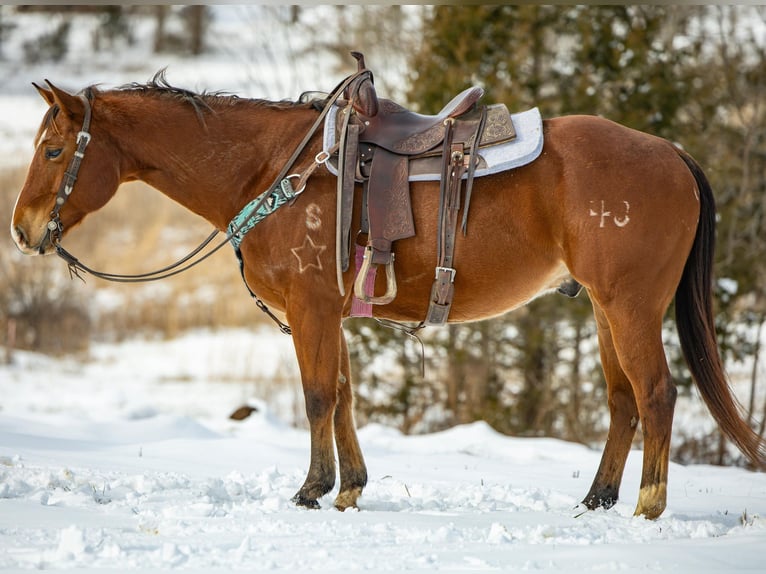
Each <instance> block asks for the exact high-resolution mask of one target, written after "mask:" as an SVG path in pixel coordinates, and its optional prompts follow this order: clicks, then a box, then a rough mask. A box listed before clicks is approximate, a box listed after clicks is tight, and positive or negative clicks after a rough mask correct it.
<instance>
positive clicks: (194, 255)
mask: <svg viewBox="0 0 766 574" xmlns="http://www.w3.org/2000/svg"><path fill="white" fill-rule="evenodd" d="M369 73H370V72H369V71H368V70H362V71H358V72H356V73H355V74H352V75H351V76H349V77H347V78H346V79H345V80H343V81H342V82H341V83H340V84H339V85H338V86H337V87H336V88H335V90H333V92H332V93H331V94H330V95H329V96H328V97H327V99H326V100H325V101H324V107H323V109H322V111H321V112H320V114H319V117H317V119H316V120H315V122H314V123H313V124H312V126H311V128H309V131H308V132H307V133H306V135H305V136H304V138H303V139H302V140H301V142H300V143H299V144H298V145H297V147H296V148H295V151H294V152H293V154H292V155H291V156H290V158H289V159H288V160H287V162H286V163H285V164H284V166H283V168H282V170H281V171H280V172H279V175H277V177H276V178H275V180H274V182H273V183H272V184H271V186H269V188H268V189H267V190H266V191H265V192H264V193H262V194H261V195H259V196H258V197H256V198H255V199H254V200H253V201H251V202H250V203H248V204H247V205H245V207H244V208H243V209H242V210H241V211H240V212H239V213H238V214H237V215H236V216H235V217H234V219H232V221H231V223H230V224H229V226H228V228H227V233H226V237H225V238H224V239H223V240H222V241H221V242H220V243H218V244H217V245H215V246H214V247H213V248H211V249H210V250H209V251H207V252H206V253H204V254H203V255H200V253H201V252H202V251H203V250H204V249H205V248H206V247H207V246H208V245H209V244H210V242H211V241H213V239H214V238H215V237H216V236H217V235H218V234H219V233H220V231H218V230H215V231H213V232H212V233H211V234H210V235H209V236H208V237H207V238H206V239H205V240H204V241H203V242H202V243H200V244H199V245H198V246H197V247H196V248H194V249H193V250H192V251H191V252H189V254H187V255H186V256H184V257H183V258H181V259H179V260H178V261H176V262H175V263H173V264H171V265H168V266H166V267H163V268H162V269H158V270H156V271H151V272H148V273H141V274H135V275H122V274H116V273H105V272H103V271H96V270H95V269H91V268H90V267H88V266H87V265H85V264H83V263H82V262H81V261H80V260H79V259H77V258H76V257H75V256H74V255H72V254H71V253H69V252H68V251H67V250H66V249H64V248H63V247H62V246H61V243H60V240H61V238H62V237H63V232H64V225H63V223H62V221H61V217H60V215H59V213H60V211H61V208H62V207H63V206H64V204H65V203H66V201H67V199H69V197H70V196H71V194H72V191H73V190H74V184H75V182H76V181H77V176H78V173H79V171H80V167H81V165H82V161H83V159H84V158H85V150H86V148H87V147H88V144H89V143H90V141H91V139H92V137H91V134H90V131H89V130H90V124H91V118H92V106H91V102H90V97H89V94H87V93H86V94H80V95H79V97H80V99H81V100H82V102H83V105H84V107H85V117H84V118H83V124H82V128H81V129H80V131H79V132H78V133H77V149H76V150H75V152H74V155H73V156H72V160H71V162H70V163H69V166H68V167H67V170H66V172H64V177H63V179H62V181H61V185H60V186H59V189H58V191H57V193H56V202H55V205H54V207H53V210H52V211H51V214H50V221H48V224H47V230H46V235H45V238H44V239H43V242H42V243H41V245H43V244H44V243H45V242H46V241H49V242H50V243H51V245H53V246H54V247H55V248H56V254H57V255H58V256H59V257H61V258H62V259H63V260H64V261H66V263H67V266H68V268H69V273H70V275H71V276H73V277H78V278H79V279H82V276H81V275H80V273H81V272H82V273H87V274H90V275H93V276H94V277H98V278H100V279H104V280H106V281H114V282H119V283H143V282H148V281H157V280H160V279H165V278H168V277H172V276H173V275H177V274H179V273H182V272H184V271H186V270H188V269H191V268H192V267H194V266H195V265H198V264H199V263H201V262H202V261H204V260H206V259H207V258H209V257H210V256H211V255H213V254H214V253H216V252H217V251H218V250H220V249H221V248H222V247H223V246H224V245H227V244H232V245H233V246H234V249H235V252H236V254H237V257H238V258H239V260H240V270H241V271H242V272H243V279H244V267H243V260H242V255H241V252H240V250H239V244H240V242H241V241H242V237H243V236H244V234H245V233H247V232H248V231H249V230H250V229H252V228H253V227H255V225H256V224H257V223H259V222H260V221H262V220H263V219H264V218H265V217H266V216H268V215H270V214H271V213H273V212H274V211H276V209H277V208H279V207H281V206H282V205H284V204H285V203H287V202H292V201H293V200H294V199H295V198H296V197H297V196H298V195H300V193H302V192H303V190H304V189H305V184H306V180H308V178H309V176H310V175H311V174H312V173H313V172H314V170H315V169H316V168H317V167H318V166H319V165H321V164H323V163H324V162H325V161H327V159H328V158H329V157H330V154H331V153H333V152H334V151H335V150H334V149H331V150H325V151H322V152H320V153H319V154H317V156H316V157H315V158H314V162H313V163H312V164H311V165H310V166H309V167H308V168H306V169H305V170H304V171H303V173H301V174H290V175H288V173H289V172H290V170H291V169H292V166H293V165H294V163H295V162H296V160H297V159H298V156H300V155H301V153H302V152H303V151H304V149H305V148H306V146H307V145H308V143H309V141H310V140H311V138H312V137H313V136H314V134H315V133H316V131H317V130H318V129H319V127H320V126H321V125H322V122H323V121H324V118H325V116H326V115H327V114H328V112H329V110H330V108H331V107H332V104H334V103H335V102H336V101H337V100H338V99H340V97H341V95H342V94H343V93H344V91H345V90H346V88H348V86H349V85H350V84H351V83H352V82H353V81H354V80H356V79H357V78H359V77H360V76H363V75H368V74H369ZM336 147H337V146H336ZM295 177H298V178H299V181H298V185H297V186H295V187H296V188H297V189H295V188H294V187H293V185H292V182H291V181H290V180H291V179H292V178H295ZM245 285H246V286H247V282H245ZM247 288H248V291H250V294H251V295H252V296H253V298H254V299H255V301H256V304H257V305H258V307H259V308H260V309H261V310H262V311H263V312H265V313H266V314H267V315H269V316H270V317H271V318H272V319H273V320H274V321H276V322H277V324H278V325H279V327H280V330H281V331H282V332H283V333H287V334H290V328H289V327H288V326H287V325H285V324H284V323H282V322H281V321H280V320H279V319H278V318H277V317H276V316H274V314H273V313H272V312H271V311H270V310H269V309H268V307H266V305H265V304H264V303H263V301H262V300H261V299H259V298H258V296H257V295H256V294H255V293H253V291H252V290H251V289H250V287H249V286H247Z"/></svg>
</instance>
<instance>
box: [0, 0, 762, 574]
mask: <svg viewBox="0 0 766 574" xmlns="http://www.w3.org/2000/svg"><path fill="white" fill-rule="evenodd" d="M215 10H216V14H217V17H218V20H217V23H216V24H215V25H214V26H215V28H214V31H213V38H214V42H215V43H216V44H215V50H214V52H213V53H211V54H209V55H207V56H205V57H204V58H201V59H197V60H189V59H183V58H180V57H174V58H168V57H164V58H162V59H158V58H156V57H154V56H153V55H152V54H150V50H148V49H147V46H149V45H150V40H148V39H147V38H150V37H151V33H152V29H151V26H148V25H138V27H137V28H136V30H135V33H136V35H137V37H138V41H137V43H136V46H134V47H132V48H131V49H125V50H123V51H122V52H120V56H119V58H118V59H119V62H115V56H114V54H112V53H104V54H98V53H94V52H93V50H92V48H91V46H90V44H89V42H88V41H87V39H88V38H90V35H91V34H92V32H93V30H94V27H96V26H97V25H98V23H97V22H94V21H92V20H87V19H86V18H84V17H83V18H82V19H81V20H80V21H79V22H78V25H77V26H75V27H74V29H75V30H78V31H79V32H80V33H81V34H82V36H80V37H79V39H78V40H77V43H76V44H75V46H73V48H72V50H70V53H69V54H68V55H67V58H66V59H65V60H64V61H63V62H60V63H56V64H51V63H41V64H36V65H21V64H18V63H17V62H20V52H19V50H20V48H19V44H18V42H16V44H14V43H13V42H10V43H8V42H6V43H4V44H3V50H4V54H3V55H4V57H5V60H3V61H0V70H2V71H3V75H4V78H5V80H6V81H5V83H4V85H3V87H2V88H0V136H2V137H0V167H3V168H4V167H7V166H10V165H19V164H23V163H24V162H25V161H28V159H29V158H30V157H31V154H32V151H33V150H32V140H33V138H34V134H35V133H36V130H37V127H38V126H39V122H40V120H41V118H42V115H43V113H44V111H45V105H44V103H43V102H42V100H41V99H40V98H39V97H38V96H37V94H35V92H34V90H33V89H32V88H31V86H30V85H29V82H30V81H36V82H38V83H39V82H41V81H42V79H43V78H46V77H47V78H50V79H51V80H52V81H54V82H56V83H57V84H61V85H62V86H63V87H65V88H69V89H79V88H82V87H83V86H85V85H88V84H90V83H94V82H95V83H99V82H100V83H104V84H105V85H107V86H109V85H119V84H122V83H125V82H130V81H145V80H146V79H148V78H149V77H150V76H151V74H152V73H154V72H155V71H157V70H158V69H160V68H162V67H164V66H168V68H169V78H170V80H171V81H172V82H174V83H176V84H178V85H181V86H185V87H189V88H192V89H197V90H202V89H209V90H230V91H233V92H237V93H240V94H242V95H247V96H256V97H269V98H275V99H278V98H283V97H296V96H297V94H298V93H299V92H300V91H301V90H303V89H312V88H318V89H328V88H332V86H334V85H335V84H336V83H337V80H338V79H339V78H340V75H342V74H340V75H339V71H338V70H339V68H338V66H337V61H336V60H334V59H327V58H323V57H322V56H321V55H319V54H313V53H312V54H305V56H303V57H301V58H300V62H301V64H302V65H303V66H304V69H303V70H302V71H301V72H300V73H299V74H298V73H296V74H294V75H293V76H291V77H288V76H289V74H288V72H287V71H286V70H288V69H293V70H294V66H295V65H296V61H293V60H290V61H287V60H285V59H281V57H280V58H277V59H275V60H274V61H273V62H268V61H267V62H264V61H263V60H260V61H259V60H257V59H255V58H254V57H253V58H251V60H246V58H248V56H247V55H248V54H255V53H257V52H258V51H259V50H262V48H263V45H267V46H268V45H270V46H271V48H272V49H273V52H269V54H270V55H274V54H276V53H278V52H280V50H283V48H284V47H285V45H278V44H277V43H278V42H288V41H292V42H294V43H297V44H299V43H300V38H295V37H292V38H288V39H284V38H285V37H284V35H282V34H280V33H279V30H276V31H275V30H270V29H269V27H268V26H269V23H268V22H266V21H264V22H261V21H260V19H259V16H258V12H257V8H255V7H224V6H217V7H216V8H215ZM45 18H46V17H45V16H40V15H30V16H27V21H26V24H25V25H24V27H22V28H23V30H25V32H24V33H25V34H27V33H29V34H31V33H32V32H37V31H39V30H42V29H43V26H45V25H47V22H46V20H45ZM242 25H246V27H247V29H243V28H242ZM256 26H261V28H257V27H256ZM33 35H34V34H33ZM259 42H261V43H259ZM269 42H270V43H271V44H269ZM275 42H277V43H275ZM141 50H143V51H141ZM239 54H244V56H240V55H239ZM234 55H236V56H234ZM243 58H244V59H243ZM373 60H374V58H368V61H373ZM269 63H271V64H272V68H270V69H267V68H265V67H264V66H266V65H267V64H269ZM275 68H278V69H279V70H280V74H281V76H280V77H279V78H278V81H272V82H271V83H270V82H269V81H268V78H271V77H272V75H273V73H274V72H273V70H274V69H275ZM345 69H346V71H348V69H350V66H349V65H346V68H345ZM297 77H300V78H301V82H300V84H299V85H298V84H297V83H296V80H295V78H297ZM378 77H380V76H378ZM105 297H106V295H100V296H99V304H101V305H103V306H104V307H106V306H107V305H109V304H118V302H115V301H112V302H109V301H108V300H103V299H104V298H105ZM2 357H3V353H0V359H1V358H2ZM302 401H303V399H302V395H301V394H300V384H299V376H298V369H297V365H296V363H295V359H294V354H293V350H292V341H291V340H290V339H289V338H288V337H284V336H283V335H281V334H280V333H278V331H277V330H276V329H275V328H274V327H273V326H268V327H265V328H263V329H259V330H252V331H244V330H226V331H216V332H205V331H203V332H194V333H188V334H185V335H183V336H182V337H180V338H178V339H174V340H170V341H163V340H128V341H122V342H115V343H100V344H94V345H92V347H91V349H90V351H89V354H88V355H87V356H81V357H65V358H61V359H53V358H49V357H44V356H41V355H36V354H31V353H25V352H21V351H17V352H16V353H14V355H13V360H12V362H11V363H10V364H8V365H5V364H0V571H3V572H5V571H25V570H32V569H76V570H77V571H82V572H103V571H116V572H123V571H126V570H128V569H130V570H137V571H141V572H153V571H166V570H169V569H178V570H183V571H204V572H206V573H208V572H231V571H243V570H248V571H253V570H255V571H260V570H277V571H286V572H303V571H317V572H340V571H349V570H367V571H372V572H380V571H396V572H400V571H411V572H432V571H436V570H442V571H456V572H473V571H501V572H508V571H515V570H540V571H557V572H584V571H616V570H639V569H640V570H666V571H673V572H676V573H679V574H683V573H686V572H695V573H696V572H699V571H721V572H731V571H734V570H746V569H749V570H760V571H763V570H764V567H766V565H765V563H764V557H763V548H764V544H766V518H764V517H765V516H766V475H765V474H763V473H751V472H748V471H746V470H743V469H739V468H718V467H710V466H699V465H698V466H680V465H677V464H672V465H671V467H670V480H669V485H668V486H669V501H668V509H667V510H666V512H665V513H664V514H663V516H662V517H661V518H660V519H658V520H656V521H647V520H645V519H643V518H637V517H633V516H632V513H633V509H634V507H635V503H636V499H637V493H638V485H639V479H640V473H641V452H640V451H633V452H631V455H630V457H629V460H628V464H627V468H626V471H625V478H624V481H623V485H622V491H621V492H622V499H621V501H620V502H619V503H618V504H617V505H616V506H615V507H614V508H612V509H610V510H608V511H603V510H601V511H593V512H584V509H583V508H582V507H580V506H579V505H578V503H579V501H580V500H581V499H582V497H583V496H584V495H585V493H586V492H587V490H588V488H589V486H590V481H591V480H592V477H593V475H594V474H595V472H596V469H597V467H598V464H599V460H600V452H597V451H594V450H590V449H588V448H586V447H584V446H582V445H577V444H572V443H566V442H562V441H558V440H552V439H529V438H526V439H520V438H512V437H505V436H501V435H499V434H497V433H496V432H494V431H493V430H492V429H491V428H490V427H489V426H487V425H486V424H484V423H475V424H472V425H466V426H461V427H457V428H453V429H451V430H448V431H444V432H441V433H435V434H429V435H421V436H404V435H402V434H401V433H399V432H398V431H396V430H394V429H391V428H388V427H384V426H380V425H374V424H371V425H368V426H366V427H364V428H362V429H360V431H359V438H360V442H361V445H362V448H363V451H364V453H365V456H366V461H367V465H368V469H369V475H370V480H369V484H368V486H367V488H366V490H365V492H364V494H363V496H362V498H361V499H360V500H359V510H358V511H353V510H349V511H346V512H343V513H341V512H338V511H336V510H335V509H334V508H333V507H332V501H333V499H334V496H335V494H336V493H337V486H336V488H335V490H334V491H333V492H332V493H330V494H328V495H327V496H326V497H324V498H323V499H322V500H321V501H320V502H321V504H322V509H321V510H316V511H307V510H303V509H299V508H296V507H295V506H294V505H293V504H292V503H291V502H290V497H291V496H292V495H293V494H294V493H295V492H296V491H297V489H298V488H299V487H300V485H301V483H302V481H303V479H304V478H305V473H306V470H307V468H308V461H309V435H308V432H307V431H306V430H305V428H296V427H301V426H304V425H305V414H304V412H303V406H302ZM243 404H249V405H252V406H255V407H257V408H258V411H257V412H256V413H254V414H253V416H251V417H250V418H248V419H246V420H244V421H242V422H234V421H231V420H230V419H229V418H228V415H229V414H230V413H231V412H232V411H233V410H234V409H236V408H237V407H239V406H241V405H243ZM685 413H686V414H684V413H681V418H678V419H677V422H678V421H680V422H681V424H682V425H683V426H684V427H697V428H699V427H701V426H702V424H703V422H701V419H700V418H699V417H698V416H690V415H689V414H688V413H689V411H685ZM704 424H706V425H710V420H709V418H708V419H705V421H704Z"/></svg>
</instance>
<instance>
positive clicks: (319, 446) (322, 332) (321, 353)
mask: <svg viewBox="0 0 766 574" xmlns="http://www.w3.org/2000/svg"><path fill="white" fill-rule="evenodd" d="M300 307H301V308H300V309H299V308H297V307H296V308H295V309H294V310H293V312H290V310H289V309H288V315H287V318H288V321H289V323H290V327H291V329H292V333H293V342H294V344H295V353H296V356H297V359H298V365H299V367H300V371H301V382H302V384H303V396H304V399H305V401H306V415H307V417H308V420H309V427H310V431H311V462H310V465H309V471H308V475H307V476H306V480H305V482H304V483H303V486H301V488H300V490H298V492H297V493H296V494H295V496H294V497H293V502H295V503H296V504H297V505H299V506H305V507H307V508H319V502H317V499H318V498H320V497H322V496H324V495H325V494H327V493H328V492H329V491H330V490H332V487H333V486H334V485H335V452H334V451H335V449H334V442H333V418H334V416H335V407H336V405H337V403H338V392H337V385H338V375H339V373H340V356H341V342H340V337H341V332H340V329H341V319H340V312H338V313H337V314H333V313H326V312H325V313H323V312H322V311H321V305H319V304H314V305H309V306H308V307H306V306H303V305H301V306H300Z"/></svg>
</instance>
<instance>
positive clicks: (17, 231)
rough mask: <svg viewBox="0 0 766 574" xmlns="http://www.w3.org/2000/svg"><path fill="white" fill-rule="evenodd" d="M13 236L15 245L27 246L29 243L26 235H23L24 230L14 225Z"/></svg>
mask: <svg viewBox="0 0 766 574" xmlns="http://www.w3.org/2000/svg"><path fill="white" fill-rule="evenodd" d="M13 234H14V239H15V240H16V243H18V244H19V245H22V246H26V245H29V242H28V241H27V234H26V233H24V230H23V229H22V228H21V227H20V226H18V225H16V226H14V227H13Z"/></svg>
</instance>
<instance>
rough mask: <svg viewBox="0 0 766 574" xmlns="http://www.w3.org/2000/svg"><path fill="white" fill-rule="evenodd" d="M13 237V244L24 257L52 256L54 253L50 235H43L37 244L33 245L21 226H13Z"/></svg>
mask: <svg viewBox="0 0 766 574" xmlns="http://www.w3.org/2000/svg"><path fill="white" fill-rule="evenodd" d="M11 237H12V238H13V242H14V243H15V244H16V247H18V249H19V251H21V252H22V253H23V254H24V255H50V254H51V253H53V252H54V246H53V243H52V242H51V241H50V234H49V233H45V234H43V236H42V238H41V239H40V241H39V242H37V244H33V243H32V242H31V241H30V239H29V235H28V233H27V232H26V231H25V230H24V228H23V227H21V226H20V225H11Z"/></svg>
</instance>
